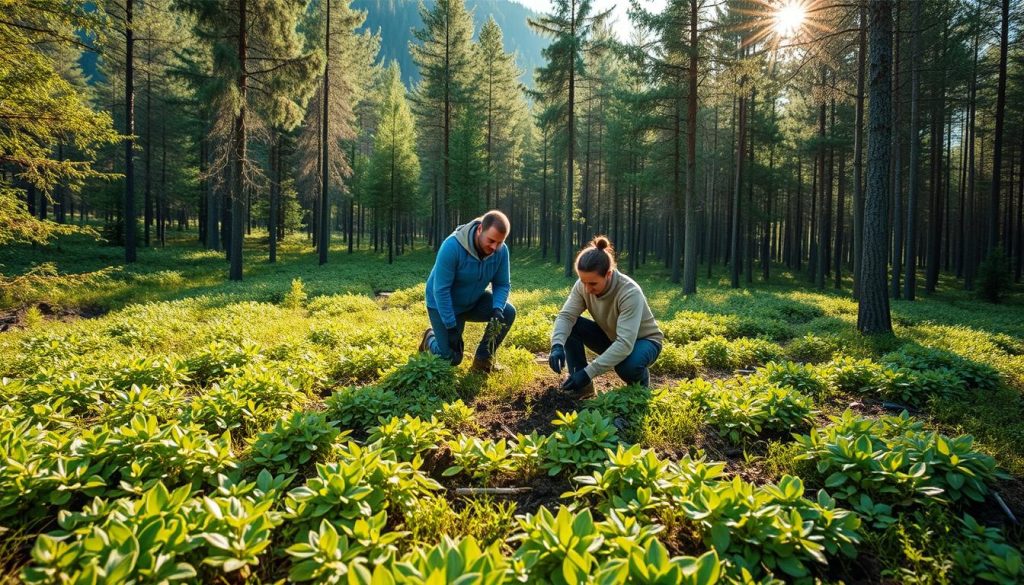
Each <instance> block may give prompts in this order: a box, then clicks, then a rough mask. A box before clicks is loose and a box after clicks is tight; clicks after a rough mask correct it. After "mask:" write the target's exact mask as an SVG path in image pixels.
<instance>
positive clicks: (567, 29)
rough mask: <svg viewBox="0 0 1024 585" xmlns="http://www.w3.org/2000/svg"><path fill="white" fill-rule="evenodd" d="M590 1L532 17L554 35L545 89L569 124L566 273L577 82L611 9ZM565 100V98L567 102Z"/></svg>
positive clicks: (560, 1)
mask: <svg viewBox="0 0 1024 585" xmlns="http://www.w3.org/2000/svg"><path fill="white" fill-rule="evenodd" d="M591 9H592V7H591V2H590V0H556V1H555V4H554V7H553V9H552V12H551V13H550V14H548V15H546V16H543V17H541V18H538V19H530V26H532V27H533V28H534V29H535V30H537V31H538V32H541V33H543V34H546V35H548V36H550V37H551V38H552V42H551V44H550V45H549V46H548V47H547V48H545V49H544V52H543V54H544V57H545V58H546V59H547V60H548V64H547V66H545V67H543V68H541V69H539V79H538V82H539V84H540V86H541V91H543V92H545V93H547V94H548V95H549V96H552V97H553V98H555V99H557V100H558V101H557V102H556V103H555V105H554V107H555V108H557V109H556V111H555V112H554V113H555V114H556V115H557V119H559V121H564V124H565V129H566V130H565V135H566V139H565V148H566V151H565V152H566V154H565V165H566V167H565V168H566V171H565V177H566V189H565V210H564V211H565V213H564V215H565V217H564V219H565V235H564V242H563V246H564V250H565V276H566V277H569V276H572V258H573V256H574V255H573V248H574V246H573V237H572V236H573V215H574V206H573V196H574V195H575V193H576V188H575V176H576V172H575V170H574V167H575V164H576V157H575V147H576V128H575V114H576V81H577V77H581V76H583V75H585V73H586V71H585V70H584V67H583V54H584V53H585V52H586V51H587V50H588V48H589V47H590V45H591V43H590V38H591V33H592V32H593V30H594V28H595V27H596V26H599V25H600V24H601V23H602V22H603V21H604V20H605V19H607V18H608V15H609V14H610V12H611V9H608V10H606V11H604V12H601V13H598V14H594V15H591ZM563 100H564V101H563Z"/></svg>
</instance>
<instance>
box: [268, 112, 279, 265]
mask: <svg viewBox="0 0 1024 585" xmlns="http://www.w3.org/2000/svg"><path fill="white" fill-rule="evenodd" d="M280 134H281V131H280V130H279V129H278V128H274V129H273V130H272V134H271V137H270V217H269V218H268V219H267V244H268V246H269V248H270V250H269V258H268V259H267V261H268V262H270V263H271V264H273V263H275V262H277V198H278V197H280V195H279V191H280V189H281V184H280V183H279V182H278V170H277V169H278V164H280V163H279V162H278V149H279V148H280V147H279V146H278V145H279V144H280V141H281V139H280V137H279V136H280Z"/></svg>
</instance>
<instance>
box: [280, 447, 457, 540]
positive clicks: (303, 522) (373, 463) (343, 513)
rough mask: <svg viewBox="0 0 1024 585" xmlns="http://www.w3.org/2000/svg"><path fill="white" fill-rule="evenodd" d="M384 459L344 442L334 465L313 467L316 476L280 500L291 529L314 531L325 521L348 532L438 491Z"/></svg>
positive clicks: (397, 463)
mask: <svg viewBox="0 0 1024 585" xmlns="http://www.w3.org/2000/svg"><path fill="white" fill-rule="evenodd" d="M384 455H385V454H384V453H382V452H381V451H380V450H379V449H364V448H362V447H359V446H358V445H356V444H355V443H349V444H348V447H347V449H346V450H345V451H344V452H343V453H342V457H341V459H340V460H339V461H336V462H331V463H318V464H317V466H316V476H314V477H311V478H310V479H309V480H307V481H306V484H305V485H303V486H300V487H297V488H295V489H293V490H291V491H290V492H288V496H287V498H286V499H285V502H284V508H285V512H286V517H287V518H288V519H289V521H290V524H291V526H293V527H294V528H295V529H298V530H303V529H304V530H313V529H315V528H316V527H317V526H319V525H320V522H321V521H322V520H327V521H328V522H331V523H332V524H334V525H336V526H347V527H349V528H353V527H355V525H356V522H357V521H358V520H360V519H366V518H371V517H373V516H375V515H377V514H379V513H380V512H382V511H386V510H389V509H393V508H397V509H398V510H399V511H402V510H408V509H412V508H413V507H414V506H415V502H416V500H417V499H418V498H421V497H427V496H429V495H430V494H431V492H433V491H435V490H438V489H440V488H441V486H440V485H439V484H438V483H437V482H436V481H434V480H432V479H430V478H429V477H427V476H426V475H424V474H423V473H422V472H421V471H419V470H418V469H416V468H415V467H413V466H412V465H411V464H409V463H405V462H400V461H395V460H393V459H390V458H387V457H385V456H384Z"/></svg>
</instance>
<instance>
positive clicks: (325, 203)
mask: <svg viewBox="0 0 1024 585" xmlns="http://www.w3.org/2000/svg"><path fill="white" fill-rule="evenodd" d="M324 6H325V8H326V16H327V18H326V23H325V24H326V33H325V34H324V55H325V56H326V57H325V59H324V103H323V106H324V109H323V113H322V115H321V119H320V148H322V149H323V152H321V154H320V157H321V158H320V161H321V167H320V172H321V176H320V238H319V244H320V254H319V262H320V265H321V266H323V265H324V264H327V250H328V249H330V247H331V197H330V188H329V185H330V183H329V181H330V168H331V164H330V160H331V159H330V151H331V150H330V148H329V145H330V140H329V139H328V136H329V134H328V128H329V126H330V120H331V118H330V104H331V97H330V93H331V0H325V4H324ZM389 262H390V260H389Z"/></svg>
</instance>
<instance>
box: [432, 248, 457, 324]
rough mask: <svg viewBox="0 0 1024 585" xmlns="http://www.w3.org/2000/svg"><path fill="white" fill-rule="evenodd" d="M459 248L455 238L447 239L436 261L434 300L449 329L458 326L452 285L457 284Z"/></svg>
mask: <svg viewBox="0 0 1024 585" xmlns="http://www.w3.org/2000/svg"><path fill="white" fill-rule="evenodd" d="M458 247H459V243H458V242H457V241H455V238H448V239H446V240H445V241H444V243H443V244H441V249H440V250H439V251H438V252H437V260H435V261H434V282H433V284H434V300H435V301H437V312H438V313H440V314H441V320H442V321H444V326H445V328H447V329H451V328H453V327H456V326H457V325H458V321H457V320H456V319H455V308H454V307H453V306H452V285H453V284H454V283H455V270H456V269H457V268H458V266H459V256H458V252H459V250H458Z"/></svg>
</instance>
